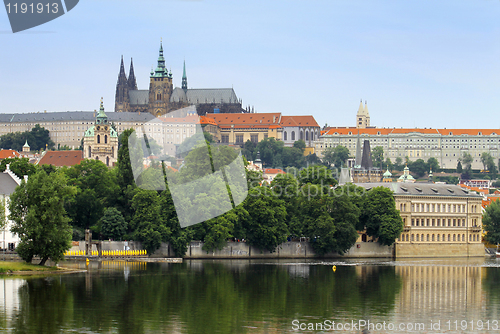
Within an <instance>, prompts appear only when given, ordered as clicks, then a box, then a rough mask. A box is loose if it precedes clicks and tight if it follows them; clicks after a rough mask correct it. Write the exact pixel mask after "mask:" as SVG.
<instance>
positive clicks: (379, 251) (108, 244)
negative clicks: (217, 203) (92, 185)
mask: <svg viewBox="0 0 500 334" xmlns="http://www.w3.org/2000/svg"><path fill="white" fill-rule="evenodd" d="M126 244H128V247H129V248H130V250H137V249H142V245H141V243H140V242H138V241H103V242H102V249H103V250H124V249H125V246H126ZM202 247H203V242H201V241H192V242H191V244H190V245H189V247H188V249H187V252H186V255H185V256H184V258H186V259H262V258H268V259H275V258H284V259H306V258H315V257H316V254H315V253H314V251H313V249H312V247H311V245H310V244H309V243H308V242H299V241H289V242H285V243H283V244H281V245H280V246H278V247H277V248H276V250H275V252H272V253H271V252H268V251H261V250H260V249H258V248H256V247H252V246H250V245H248V244H247V243H245V242H228V243H227V246H226V247H224V248H223V249H221V250H220V251H219V250H218V251H215V252H209V253H207V252H206V251H204V250H203V249H202ZM92 249H93V250H97V249H96V246H95V245H93V247H92ZM71 250H73V251H75V250H85V242H83V241H80V242H74V244H73V247H72V249H71ZM394 255H395V256H394ZM484 255H485V251H484V245H483V244H482V243H470V244H467V243H455V244H450V243H446V244H440V243H419V244H408V243H401V244H395V245H393V246H381V245H380V244H378V243H376V242H357V243H356V244H355V245H354V246H353V247H351V248H350V249H349V250H348V251H347V252H346V253H345V254H344V255H339V254H337V253H328V254H326V255H325V256H323V257H322V258H392V257H396V258H407V257H467V256H469V257H476V256H484ZM174 256H175V254H174V251H173V250H172V248H171V247H170V245H169V244H168V243H162V244H161V247H160V248H159V249H158V250H157V251H156V252H155V253H154V254H153V255H152V257H174Z"/></svg>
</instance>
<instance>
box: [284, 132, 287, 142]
mask: <svg viewBox="0 0 500 334" xmlns="http://www.w3.org/2000/svg"><path fill="white" fill-rule="evenodd" d="M286 137H287V136H286V131H285V133H284V134H283V140H287V139H286Z"/></svg>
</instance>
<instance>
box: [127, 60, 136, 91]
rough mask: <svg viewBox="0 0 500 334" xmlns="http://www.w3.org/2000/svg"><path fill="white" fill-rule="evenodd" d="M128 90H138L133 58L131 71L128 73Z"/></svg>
mask: <svg viewBox="0 0 500 334" xmlns="http://www.w3.org/2000/svg"><path fill="white" fill-rule="evenodd" d="M128 89H130V90H137V82H136V80H135V74H134V63H133V61H132V58H130V71H129V72H128Z"/></svg>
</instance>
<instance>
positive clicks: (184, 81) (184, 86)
mask: <svg viewBox="0 0 500 334" xmlns="http://www.w3.org/2000/svg"><path fill="white" fill-rule="evenodd" d="M187 89H188V79H187V76H186V61H185V60H184V69H183V71H182V90H183V91H184V93H186V91H187Z"/></svg>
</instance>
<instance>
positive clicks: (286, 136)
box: [283, 131, 317, 141]
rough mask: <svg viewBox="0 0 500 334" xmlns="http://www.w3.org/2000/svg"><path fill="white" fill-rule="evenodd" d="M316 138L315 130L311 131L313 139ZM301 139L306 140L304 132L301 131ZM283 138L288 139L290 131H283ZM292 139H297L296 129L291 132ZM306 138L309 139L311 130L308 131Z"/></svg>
mask: <svg viewBox="0 0 500 334" xmlns="http://www.w3.org/2000/svg"><path fill="white" fill-rule="evenodd" d="M316 136H317V135H316ZM314 138H315V134H314V132H313V131H311V140H314ZM299 139H300V140H304V132H302V131H300V134H299ZM283 140H284V141H287V140H288V131H284V132H283ZM290 140H291V141H295V131H292V132H290ZM305 140H307V141H308V140H309V131H306V138H305Z"/></svg>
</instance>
